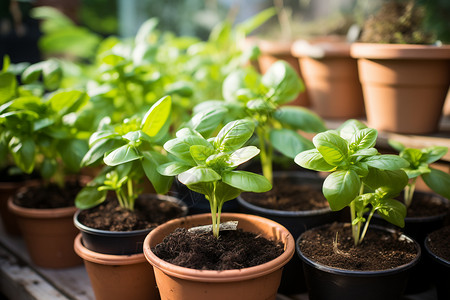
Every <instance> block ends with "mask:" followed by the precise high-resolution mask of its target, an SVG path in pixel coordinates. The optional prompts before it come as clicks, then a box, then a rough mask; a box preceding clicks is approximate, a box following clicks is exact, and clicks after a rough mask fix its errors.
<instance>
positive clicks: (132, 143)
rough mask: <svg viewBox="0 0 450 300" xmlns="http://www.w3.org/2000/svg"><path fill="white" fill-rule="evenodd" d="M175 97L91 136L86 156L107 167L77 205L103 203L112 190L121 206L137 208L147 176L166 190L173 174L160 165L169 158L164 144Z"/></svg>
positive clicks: (160, 189)
mask: <svg viewBox="0 0 450 300" xmlns="http://www.w3.org/2000/svg"><path fill="white" fill-rule="evenodd" d="M171 104H172V102H171V97H170V96H165V97H163V98H161V99H160V100H159V101H157V102H156V103H155V104H154V105H153V106H152V107H151V108H150V109H149V110H148V112H147V113H146V115H145V116H144V117H143V118H142V121H140V120H139V118H132V119H127V120H125V121H124V122H123V123H122V124H120V125H118V126H110V125H104V126H102V128H101V129H100V130H99V131H97V132H94V133H93V134H92V135H91V137H90V140H89V144H90V147H91V148H90V149H89V151H88V152H87V153H86V155H85V156H84V158H83V160H82V164H83V165H92V164H95V163H97V162H99V161H100V160H103V163H104V164H106V168H105V169H104V170H103V172H102V173H100V175H99V176H97V178H95V179H94V180H93V181H92V182H91V183H89V184H88V185H87V186H86V187H85V188H84V189H83V190H82V191H81V192H80V193H79V194H78V196H77V198H76V200H75V205H76V206H77V207H78V208H80V209H88V208H91V207H94V206H96V205H98V204H100V203H102V202H103V201H104V200H105V199H106V196H107V192H108V191H109V190H112V191H114V192H115V194H116V196H117V200H118V201H119V204H120V206H121V207H123V208H126V209H129V210H133V209H134V202H135V200H136V198H137V197H138V196H139V194H140V190H139V189H138V187H137V183H139V182H140V181H141V180H142V179H143V178H144V177H145V176H146V177H147V178H148V180H149V181H150V182H151V183H152V185H153V187H154V189H155V191H156V192H157V193H159V194H165V193H167V191H168V190H169V188H170V186H171V184H172V177H167V176H162V175H160V174H159V173H158V172H156V169H157V167H158V166H159V165H161V164H163V163H166V162H168V161H169V160H168V158H167V157H166V156H165V155H163V154H162V146H161V144H162V143H163V141H164V137H165V135H166V133H167V131H168V128H169V125H170V113H171Z"/></svg>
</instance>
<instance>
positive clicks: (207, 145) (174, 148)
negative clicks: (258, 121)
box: [158, 120, 272, 237]
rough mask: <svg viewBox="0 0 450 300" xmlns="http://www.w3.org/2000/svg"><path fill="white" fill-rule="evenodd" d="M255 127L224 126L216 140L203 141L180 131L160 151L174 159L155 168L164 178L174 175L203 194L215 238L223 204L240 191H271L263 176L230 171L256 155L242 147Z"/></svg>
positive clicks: (253, 149)
mask: <svg viewBox="0 0 450 300" xmlns="http://www.w3.org/2000/svg"><path fill="white" fill-rule="evenodd" d="M254 128H255V125H254V123H253V122H252V121H249V120H236V121H232V122H230V123H227V124H226V125H225V126H224V127H223V128H222V129H221V130H220V131H219V133H218V134H217V136H216V137H214V138H210V139H208V140H207V139H205V138H204V137H203V136H202V135H201V134H200V133H198V132H197V131H195V130H193V129H190V128H184V129H181V130H179V131H178V132H177V134H176V136H177V137H176V138H174V139H172V140H169V141H167V142H166V143H165V144H164V149H166V151H167V152H168V153H170V154H171V155H172V156H173V157H174V159H173V160H172V161H171V162H168V163H166V164H163V165H161V166H159V167H158V172H160V173H161V174H162V175H165V176H175V175H178V180H179V181H180V182H181V183H183V184H185V185H186V186H187V187H188V188H189V189H191V190H193V191H195V192H198V193H201V194H204V195H205V197H206V199H208V200H209V202H210V205H211V214H212V220H213V233H214V235H215V236H216V237H218V235H219V225H220V214H221V210H222V206H223V204H224V203H225V202H226V201H228V200H231V199H234V198H236V197H237V196H239V194H240V193H241V192H243V191H249V192H266V191H268V190H270V189H271V188H272V186H271V184H270V182H269V181H268V180H267V179H266V178H265V177H263V176H261V175H258V174H254V173H251V172H246V171H239V170H234V169H235V168H236V167H237V166H239V165H241V164H242V163H244V162H246V161H248V160H250V159H251V158H253V157H255V156H256V155H258V153H259V149H258V148H256V147H254V146H246V147H243V146H244V144H245V143H246V142H247V141H248V139H249V138H250V137H251V136H252V134H253V131H254Z"/></svg>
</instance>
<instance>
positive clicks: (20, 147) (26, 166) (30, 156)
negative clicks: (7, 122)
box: [9, 136, 36, 174]
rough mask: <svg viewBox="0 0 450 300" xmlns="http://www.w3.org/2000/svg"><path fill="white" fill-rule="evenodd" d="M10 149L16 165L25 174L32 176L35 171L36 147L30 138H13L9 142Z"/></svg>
mask: <svg viewBox="0 0 450 300" xmlns="http://www.w3.org/2000/svg"><path fill="white" fill-rule="evenodd" d="M9 149H10V152H11V153H12V156H13V159H14V162H15V164H16V165H17V166H18V167H19V168H20V169H21V170H22V171H24V172H25V173H27V174H30V173H31V172H32V171H33V169H34V164H35V153H36V145H35V143H34V141H33V139H32V138H30V137H22V138H20V137H16V136H13V137H12V138H11V140H10V141H9Z"/></svg>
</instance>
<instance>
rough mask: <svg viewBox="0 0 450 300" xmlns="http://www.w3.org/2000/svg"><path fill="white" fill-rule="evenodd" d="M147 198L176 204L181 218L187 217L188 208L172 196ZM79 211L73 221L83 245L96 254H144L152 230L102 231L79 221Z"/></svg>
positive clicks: (153, 195) (152, 195) (150, 195)
mask: <svg viewBox="0 0 450 300" xmlns="http://www.w3.org/2000/svg"><path fill="white" fill-rule="evenodd" d="M146 196H147V197H156V198H158V199H160V200H164V201H170V202H174V203H177V204H179V205H180V207H181V208H182V210H183V214H182V215H181V216H180V217H183V216H186V215H187V206H186V205H185V204H184V203H183V202H182V201H180V200H179V199H177V198H175V197H171V196H165V195H156V194H148V195H146ZM80 212H81V211H80V210H78V211H77V212H76V213H75V215H74V217H73V221H74V224H75V226H76V227H77V228H78V229H79V230H80V232H81V236H82V240H83V245H84V246H85V247H86V248H87V249H89V250H91V251H94V252H99V253H103V254H116V255H131V254H136V253H142V252H143V248H142V245H143V243H144V239H145V237H146V236H147V234H148V233H149V232H150V231H151V230H152V229H143V230H133V231H108V230H100V229H95V228H91V227H88V226H85V225H84V224H82V223H80V221H79V220H78V215H79V214H80Z"/></svg>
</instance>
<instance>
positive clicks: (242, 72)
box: [222, 69, 261, 102]
mask: <svg viewBox="0 0 450 300" xmlns="http://www.w3.org/2000/svg"><path fill="white" fill-rule="evenodd" d="M260 80H261V75H260V74H259V73H257V72H256V71H255V70H253V69H239V70H236V71H234V72H232V73H230V74H229V75H228V76H227V77H226V78H225V80H224V81H223V85H222V93H223V98H224V99H225V101H227V102H234V101H240V100H244V102H247V100H248V97H240V95H241V94H242V90H248V87H255V88H256V87H258V86H259V84H260ZM250 92H251V91H250ZM252 98H254V97H252Z"/></svg>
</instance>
